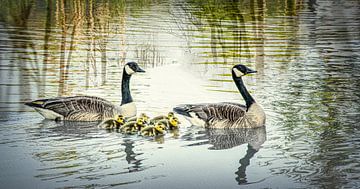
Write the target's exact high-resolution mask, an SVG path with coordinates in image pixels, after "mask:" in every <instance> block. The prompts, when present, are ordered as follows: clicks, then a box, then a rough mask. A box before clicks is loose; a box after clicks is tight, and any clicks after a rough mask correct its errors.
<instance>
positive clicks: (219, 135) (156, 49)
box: [0, 0, 360, 188]
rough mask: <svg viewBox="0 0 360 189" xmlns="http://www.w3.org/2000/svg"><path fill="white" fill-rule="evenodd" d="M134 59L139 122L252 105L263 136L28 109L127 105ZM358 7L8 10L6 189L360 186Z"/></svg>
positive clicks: (31, 0) (293, 2) (1, 63)
mask: <svg viewBox="0 0 360 189" xmlns="http://www.w3.org/2000/svg"><path fill="white" fill-rule="evenodd" d="M128 61H136V62H138V63H139V64H140V66H141V67H143V68H144V69H145V70H146V73H144V74H139V75H135V76H134V77H133V78H132V81H131V90H132V94H133V98H134V101H135V102H136V104H137V106H138V112H146V113H147V114H149V115H150V116H155V115H159V114H166V113H167V112H168V111H170V110H171V109H172V107H174V106H175V105H177V104H182V103H201V102H224V101H229V102H240V103H244V101H243V99H242V97H241V95H240V94H239V92H238V91H237V89H236V86H235V85H234V83H233V81H232V78H231V72H230V69H231V67H232V66H233V65H235V64H238V63H241V64H245V65H246V66H248V67H250V68H253V69H255V70H257V71H258V73H257V74H256V75H253V76H251V77H246V78H244V82H245V84H246V86H247V88H248V89H249V91H250V92H251V94H252V95H253V96H254V98H255V99H256V101H257V102H258V103H259V104H261V105H262V107H263V108H264V110H265V112H266V115H267V120H266V126H265V127H263V128H258V129H232V130H221V129H220V130H209V129H205V128H201V127H195V126H191V125H190V123H188V122H187V121H186V120H185V119H183V118H182V117H180V119H181V122H182V124H181V128H180V130H179V131H178V132H170V133H167V134H166V135H165V136H163V137H158V138H144V137H140V136H136V135H131V136H126V135H123V134H121V133H117V132H107V131H106V130H103V129H101V128H98V127H96V124H97V123H87V122H84V123H78V122H54V121H48V120H44V119H43V118H42V117H41V116H40V115H39V114H38V113H36V112H35V111H34V110H33V109H31V108H29V107H26V106H24V105H23V103H24V102H26V101H29V100H33V99H37V98H45V97H56V96H71V95H93V96H99V97H102V98H105V99H108V100H110V101H111V102H113V103H115V104H117V103H120V101H121V93H120V83H121V75H122V67H123V65H124V64H125V63H126V62H128ZM359 81H360V2H359V1H357V0H349V1H345V0H340V1H319V0H307V1H306V0H287V1H267V0H256V1H255V0H244V1H222V0H211V1H205V0H183V1H165V0H158V1H152V0H135V1H124V0H120V1H112V0H103V1H96V0H86V1H80V0H73V1H66V0H37V1H36V0H18V1H11V0H0V152H1V154H2V155H1V157H0V169H1V170H2V171H1V172H0V184H1V188H359V187H360V181H359V180H360V139H359V136H360V82H359Z"/></svg>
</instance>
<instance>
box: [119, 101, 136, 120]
mask: <svg viewBox="0 0 360 189" xmlns="http://www.w3.org/2000/svg"><path fill="white" fill-rule="evenodd" d="M120 112H121V115H123V116H124V117H126V118H130V117H134V116H136V112H137V109H136V105H135V103H134V102H130V103H127V104H123V105H121V106H120Z"/></svg>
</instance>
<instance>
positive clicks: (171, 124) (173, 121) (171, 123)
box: [158, 117, 180, 130]
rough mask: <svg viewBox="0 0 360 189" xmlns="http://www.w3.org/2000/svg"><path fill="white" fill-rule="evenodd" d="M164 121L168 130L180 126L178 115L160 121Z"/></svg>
mask: <svg viewBox="0 0 360 189" xmlns="http://www.w3.org/2000/svg"><path fill="white" fill-rule="evenodd" d="M159 122H160V123H164V125H165V126H166V129H167V130H174V129H178V128H179V124H180V121H179V119H178V118H177V117H171V118H170V119H162V120H159V121H158V123H159Z"/></svg>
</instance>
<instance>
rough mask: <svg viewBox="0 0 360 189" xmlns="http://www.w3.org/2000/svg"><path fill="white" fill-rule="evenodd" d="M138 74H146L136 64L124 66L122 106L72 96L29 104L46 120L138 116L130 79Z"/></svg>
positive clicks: (95, 119)
mask: <svg viewBox="0 0 360 189" xmlns="http://www.w3.org/2000/svg"><path fill="white" fill-rule="evenodd" d="M136 72H145V71H144V70H143V69H141V68H140V67H139V65H138V64H137V63H135V62H128V63H126V64H125V66H124V70H123V76H122V82H121V94H122V100H121V105H120V106H117V105H114V104H112V103H111V102H109V101H107V100H105V99H102V98H99V97H94V96H72V97H56V98H48V99H40V100H35V101H32V102H27V103H25V105H28V106H30V107H33V108H34V109H35V110H36V111H38V112H39V113H40V114H41V115H42V116H44V117H45V118H46V119H56V120H71V121H98V120H104V119H108V118H113V117H115V116H116V115H119V114H120V115H123V116H124V117H125V118H128V117H133V116H135V115H136V106H135V103H134V102H133V99H132V97H131V93H130V87H129V85H130V78H131V76H132V75H133V74H134V73H136Z"/></svg>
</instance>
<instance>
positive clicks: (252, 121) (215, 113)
mask: <svg viewBox="0 0 360 189" xmlns="http://www.w3.org/2000/svg"><path fill="white" fill-rule="evenodd" d="M231 73H232V78H233V80H234V82H235V84H236V86H237V88H238V90H239V92H240V94H241V95H242V97H243V98H244V100H245V103H246V105H242V104H239V103H234V102H221V103H204V104H184V105H179V106H177V107H175V108H174V112H176V113H178V114H180V115H183V116H185V118H187V119H188V120H189V121H190V122H191V123H192V124H193V125H200V126H205V127H209V128H255V127H261V126H264V125H265V117H266V116H265V112H264V110H263V109H262V107H261V106H260V105H259V104H258V103H256V101H255V100H254V98H253V97H252V96H251V95H250V93H249V92H248V91H247V89H246V87H245V85H244V82H243V80H242V77H243V76H246V75H249V74H252V73H256V71H255V70H252V69H250V68H248V67H246V66H245V65H242V64H238V65H235V66H233V67H232V70H231Z"/></svg>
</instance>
